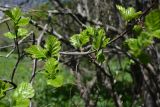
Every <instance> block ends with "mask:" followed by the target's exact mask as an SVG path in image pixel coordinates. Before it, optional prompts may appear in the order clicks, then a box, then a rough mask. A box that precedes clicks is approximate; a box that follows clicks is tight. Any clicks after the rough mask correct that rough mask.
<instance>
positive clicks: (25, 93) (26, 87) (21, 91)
mask: <svg viewBox="0 0 160 107" xmlns="http://www.w3.org/2000/svg"><path fill="white" fill-rule="evenodd" d="M34 94H35V91H34V89H33V87H32V85H31V84H30V83H27V82H22V83H21V84H20V85H19V86H18V87H17V89H16V90H15V91H14V94H13V97H14V98H16V99H19V98H22V99H27V98H32V97H33V96H34Z"/></svg>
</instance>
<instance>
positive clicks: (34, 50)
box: [25, 45, 46, 59]
mask: <svg viewBox="0 0 160 107" xmlns="http://www.w3.org/2000/svg"><path fill="white" fill-rule="evenodd" d="M25 51H26V52H27V53H29V54H31V55H32V57H33V58H38V59H43V58H46V50H45V49H43V48H41V47H40V46H36V45H32V46H31V47H29V48H27V49H25Z"/></svg>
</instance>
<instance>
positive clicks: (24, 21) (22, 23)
mask: <svg viewBox="0 0 160 107" xmlns="http://www.w3.org/2000/svg"><path fill="white" fill-rule="evenodd" d="M29 20H30V19H29V18H28V17H27V18H24V17H23V18H21V19H20V20H19V21H18V24H17V26H26V25H28V23H29Z"/></svg>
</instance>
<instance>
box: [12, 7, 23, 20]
mask: <svg viewBox="0 0 160 107" xmlns="http://www.w3.org/2000/svg"><path fill="white" fill-rule="evenodd" d="M11 13H12V16H13V20H14V21H15V22H17V21H18V20H19V19H20V17H21V15H22V11H21V9H20V8H19V7H15V8H13V9H11Z"/></svg>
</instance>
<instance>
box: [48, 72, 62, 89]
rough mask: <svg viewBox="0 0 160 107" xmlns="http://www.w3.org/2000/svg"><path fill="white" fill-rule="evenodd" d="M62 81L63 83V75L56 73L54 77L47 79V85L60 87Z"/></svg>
mask: <svg viewBox="0 0 160 107" xmlns="http://www.w3.org/2000/svg"><path fill="white" fill-rule="evenodd" d="M63 83H64V77H63V75H56V77H55V79H49V80H48V81H47V84H48V85H51V86H53V87H56V88H58V87H61V86H62V85H63Z"/></svg>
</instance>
